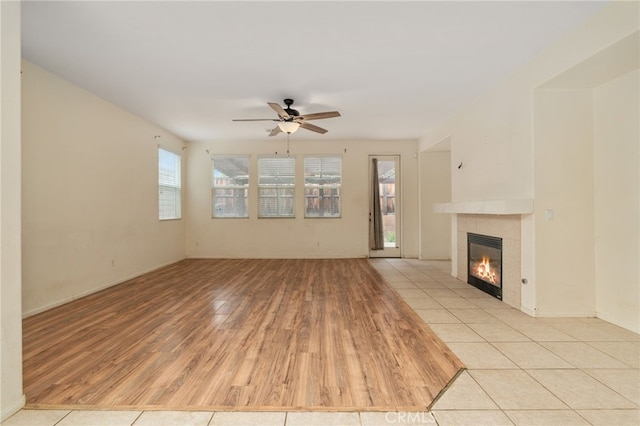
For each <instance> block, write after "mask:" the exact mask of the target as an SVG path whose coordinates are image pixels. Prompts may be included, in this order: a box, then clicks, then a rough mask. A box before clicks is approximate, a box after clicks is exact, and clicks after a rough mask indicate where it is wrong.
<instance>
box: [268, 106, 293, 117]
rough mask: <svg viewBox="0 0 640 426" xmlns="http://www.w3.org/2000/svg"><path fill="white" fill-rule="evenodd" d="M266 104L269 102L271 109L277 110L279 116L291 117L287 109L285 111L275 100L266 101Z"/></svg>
mask: <svg viewBox="0 0 640 426" xmlns="http://www.w3.org/2000/svg"><path fill="white" fill-rule="evenodd" d="M267 104H269V106H270V107H271V109H273V110H274V111H275V112H277V113H278V115H279V116H280V117H282V118H291V116H290V115H289V113H288V112H287V111H285V110H284V109H283V108H282V107H281V106H280V105H278V104H276V103H275V102H267Z"/></svg>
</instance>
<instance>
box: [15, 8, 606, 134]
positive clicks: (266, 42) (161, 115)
mask: <svg viewBox="0 0 640 426" xmlns="http://www.w3.org/2000/svg"><path fill="white" fill-rule="evenodd" d="M604 4H605V3H603V2H594V1H571V2H556V1H551V2H541V1H533V2H516V1H505V2H482V1H472V2H452V1H440V2H436V1H424V2H418V1H412V2H398V1H387V2H380V1H378V2H365V1H351V2H327V1H321V2H308V1H295V2H271V1H260V2H245V1H235V2H218V1H196V2H185V1H180V2H167V1H145V2H81V1H73V2H58V1H46V2H35V1H26V2H23V4H22V50H23V56H24V57H25V58H26V59H28V60H29V61H32V62H34V63H36V64H38V65H40V66H42V67H44V68H46V69H48V70H50V71H52V72H53V73H55V74H57V75H59V76H61V77H63V78H65V79H67V80H69V81H71V82H73V83H74V84H77V85H78V86H81V87H83V88H85V89H87V90H89V91H91V92H93V93H95V94H97V95H98V96H100V97H102V98H104V99H106V100H108V101H110V102H112V103H114V104H116V105H119V106H120V107H122V108H125V109H127V110H129V111H131V112H133V113H135V114H137V115H139V116H141V117H144V118H145V119H147V120H149V121H151V122H153V123H155V124H157V125H159V126H161V127H163V128H165V129H167V130H169V131H171V132H173V133H175V134H176V135H178V136H180V137H182V138H184V139H187V140H237V139H252V140H254V139H262V138H264V139H266V138H267V132H266V129H267V128H268V127H273V125H272V124H273V123H271V122H250V123H238V122H232V121H231V120H232V119H233V118H275V113H274V112H273V111H272V110H271V109H270V108H269V107H268V106H267V104H266V102H267V101H270V102H278V103H280V104H281V105H283V104H282V99H284V98H285V97H291V98H293V99H295V101H296V103H295V105H294V108H297V109H298V110H299V111H300V112H301V113H302V114H305V113H312V112H321V111H327V110H339V111H340V112H341V113H342V117H338V118H331V119H327V120H320V121H314V122H313V123H314V124H317V125H320V126H322V127H325V128H327V129H328V130H329V132H328V133H327V134H325V135H317V134H315V133H312V132H309V131H307V130H304V129H301V130H299V131H298V132H297V133H296V134H295V135H293V136H292V137H295V138H298V139H369V138H373V139H405V138H419V137H420V136H422V135H424V134H425V133H426V132H427V130H428V129H429V128H430V127H432V126H434V125H435V124H436V123H438V122H439V121H441V120H442V119H444V118H446V117H447V116H450V115H451V114H453V113H454V112H455V111H456V110H458V109H460V108H461V107H462V106H463V105H464V104H465V103H467V102H469V100H470V99H472V98H474V97H476V96H478V95H479V94H481V93H482V92H484V91H486V90H487V89H488V88H489V87H491V86H492V85H493V84H495V83H497V82H498V81H500V80H501V79H503V78H504V77H505V76H506V75H508V74H509V73H511V72H513V71H514V70H516V69H517V68H518V67H520V66H522V65H523V64H525V63H526V62H527V61H529V60H530V59H531V58H532V57H533V56H534V55H536V54H537V53H538V52H540V51H541V50H543V49H544V48H545V47H547V46H549V45H550V44H551V43H553V42H554V41H555V40H557V39H558V38H560V37H561V36H562V35H564V34H566V33H567V32H568V31H569V30H571V29H572V28H574V27H576V26H577V25H579V24H581V23H583V22H584V21H585V20H586V19H588V18H589V17H590V16H591V15H593V14H595V13H597V12H598V11H599V10H600V9H601V8H602V7H603V5H604ZM278 137H282V135H280V136H278Z"/></svg>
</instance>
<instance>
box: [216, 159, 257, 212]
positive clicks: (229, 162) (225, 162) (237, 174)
mask: <svg viewBox="0 0 640 426" xmlns="http://www.w3.org/2000/svg"><path fill="white" fill-rule="evenodd" d="M248 198H249V156H247V155H236V156H233V155H214V156H213V213H212V216H213V217H249V209H248Z"/></svg>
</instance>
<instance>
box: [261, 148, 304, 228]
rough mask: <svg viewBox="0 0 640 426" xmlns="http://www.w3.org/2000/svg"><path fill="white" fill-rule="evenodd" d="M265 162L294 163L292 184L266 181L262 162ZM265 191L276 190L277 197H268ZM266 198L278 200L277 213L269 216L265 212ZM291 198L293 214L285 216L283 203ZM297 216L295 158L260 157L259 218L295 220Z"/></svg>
mask: <svg viewBox="0 0 640 426" xmlns="http://www.w3.org/2000/svg"><path fill="white" fill-rule="evenodd" d="M263 160H283V161H292V162H293V165H292V170H293V174H292V178H293V180H292V181H291V183H286V184H281V185H278V184H275V183H267V182H266V179H264V176H263V170H262V162H263ZM265 190H275V191H276V195H275V196H273V195H270V196H266V195H263V192H264V191H265ZM289 191H290V192H291V194H292V195H290V196H289V195H287V194H286V193H285V192H289ZM264 198H271V199H275V200H276V205H277V207H276V212H275V213H272V214H267V213H266V212H265V210H263V203H262V200H263V199H264ZM287 198H290V199H291V201H290V205H291V213H290V214H283V213H282V211H281V203H283V202H284V200H285V199H287ZM295 216H296V159H295V157H293V156H291V157H289V156H288V157H280V156H278V157H274V156H269V157H258V218H260V219H264V218H286V219H291V218H295Z"/></svg>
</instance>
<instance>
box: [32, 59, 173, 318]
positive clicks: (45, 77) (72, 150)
mask: <svg viewBox="0 0 640 426" xmlns="http://www.w3.org/2000/svg"><path fill="white" fill-rule="evenodd" d="M22 128H23V133H22V155H23V169H22V179H23V188H22V189H23V192H22V206H23V216H22V218H23V223H22V242H23V247H24V249H23V313H24V315H29V314H32V313H35V312H38V311H41V310H44V309H47V308H50V307H52V306H55V305H58V304H60V303H63V302H66V301H69V300H71V299H74V298H77V297H79V296H81V295H84V294H88V293H91V292H94V291H96V290H98V289H100V288H104V287H107V286H109V285H112V284H115V283H119V282H122V281H123V280H126V279H127V278H130V277H133V276H135V275H138V274H141V273H143V272H146V271H149V270H152V269H155V268H157V267H159V266H161V265H165V264H168V263H172V262H175V261H177V260H180V259H182V258H184V220H176V221H159V220H158V186H157V185H158V184H157V182H158V160H157V158H158V154H157V145H158V144H162V145H164V146H166V147H168V148H171V149H173V150H176V151H178V152H180V150H181V147H182V145H183V143H182V141H180V140H179V139H177V138H176V137H175V136H173V135H171V134H169V133H168V132H165V131H163V130H162V129H159V128H158V127H156V126H153V125H151V124H149V123H147V122H145V121H143V120H142V119H140V118H138V117H136V116H134V115H132V114H130V113H128V112H127V111H124V110H122V109H120V108H117V107H116V106H114V105H112V104H109V103H107V102H106V101H104V100H102V99H100V98H98V97H96V96H95V95H93V94H91V93H89V92H86V91H84V90H82V89H80V88H79V87H77V86H74V85H72V84H70V83H68V82H66V81H64V80H62V79H60V78H58V77H56V76H55V75H53V74H51V73H49V72H47V71H45V70H43V69H42V68H39V67H37V66H35V65H33V64H31V63H29V62H26V61H24V62H23V76H22ZM157 136H159V138H158V137H157ZM183 185H184V183H183Z"/></svg>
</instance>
